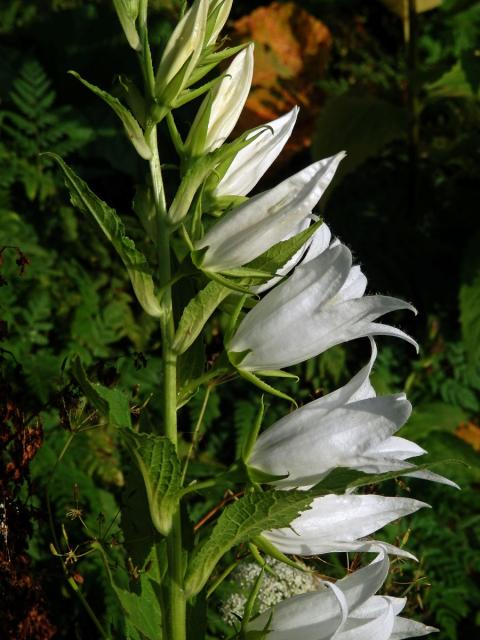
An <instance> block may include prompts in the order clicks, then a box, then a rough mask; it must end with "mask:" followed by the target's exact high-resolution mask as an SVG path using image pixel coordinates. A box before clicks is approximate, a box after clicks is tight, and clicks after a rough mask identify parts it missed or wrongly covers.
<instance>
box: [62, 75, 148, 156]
mask: <svg viewBox="0 0 480 640" xmlns="http://www.w3.org/2000/svg"><path fill="white" fill-rule="evenodd" d="M69 73H70V74H71V75H72V76H74V77H75V78H77V80H80V82H81V83H82V84H83V85H85V86H86V87H87V88H88V89H90V91H92V92H93V93H94V94H95V95H96V96H98V97H99V98H101V99H102V100H103V101H104V102H106V103H107V104H108V106H109V107H110V108H111V109H112V110H113V111H114V112H115V113H116V114H117V116H118V117H119V118H120V120H121V121H122V124H123V126H124V128H125V133H126V134H127V138H128V139H129V140H130V142H131V143H132V144H133V146H134V147H135V149H136V150H137V153H138V154H139V155H140V156H141V157H142V158H143V159H144V160H150V158H151V157H152V150H151V149H150V147H149V146H148V144H147V142H146V140H145V136H144V134H143V131H142V128H141V127H140V125H139V124H138V122H137V121H136V120H135V118H134V117H133V114H132V113H130V111H129V110H128V109H127V108H126V107H124V106H123V104H122V103H121V102H120V100H118V99H117V98H115V97H114V96H111V95H110V94H109V93H107V92H106V91H104V90H103V89H100V88H99V87H96V86H95V85H94V84H91V83H90V82H88V80H85V79H84V78H82V76H81V75H80V74H79V73H77V72H76V71H69Z"/></svg>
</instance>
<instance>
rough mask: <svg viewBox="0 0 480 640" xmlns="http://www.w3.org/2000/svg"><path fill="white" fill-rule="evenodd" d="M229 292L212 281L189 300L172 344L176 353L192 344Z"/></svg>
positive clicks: (181, 351)
mask: <svg viewBox="0 0 480 640" xmlns="http://www.w3.org/2000/svg"><path fill="white" fill-rule="evenodd" d="M230 293H231V291H230V289H227V288H226V287H223V286H222V285H221V284H219V283H218V282H214V281H212V282H209V283H208V284H207V286H206V287H205V288H204V289H202V290H201V291H200V292H199V293H198V294H197V295H196V296H195V297H194V298H192V300H190V302H189V303H188V305H187V306H186V307H185V309H184V311H183V314H182V317H181V318H180V322H179V324H178V328H177V332H176V334H175V339H174V342H173V345H172V348H173V350H174V351H175V352H176V353H178V354H181V353H184V352H185V351H186V350H187V349H188V348H189V347H190V345H192V344H193V342H194V341H195V339H196V338H197V337H198V336H199V334H200V332H201V331H202V329H203V327H204V326H205V323H206V322H207V320H208V319H209V318H210V316H211V315H212V313H213V312H214V311H215V309H216V308H217V307H218V305H219V304H220V303H221V302H222V301H223V300H224V299H225V298H226V297H227V296H228V295H230Z"/></svg>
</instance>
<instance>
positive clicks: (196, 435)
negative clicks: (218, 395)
mask: <svg viewBox="0 0 480 640" xmlns="http://www.w3.org/2000/svg"><path fill="white" fill-rule="evenodd" d="M211 390H212V388H211V387H210V386H207V388H206V389H205V396H204V398H203V402H202V406H201V408H200V413H199V414H198V419H197V422H196V424H195V427H194V429H193V434H192V441H191V442H190V446H189V448H188V452H187V457H186V458H185V463H184V465H183V469H182V484H183V483H184V482H185V476H186V475H187V469H188V464H189V462H190V458H191V457H192V454H193V452H194V451H195V449H196V448H197V445H198V441H199V439H200V429H201V426H202V423H203V419H204V417H205V411H206V410H207V405H208V400H209V398H210V393H211Z"/></svg>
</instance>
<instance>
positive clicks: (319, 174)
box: [195, 151, 345, 271]
mask: <svg viewBox="0 0 480 640" xmlns="http://www.w3.org/2000/svg"><path fill="white" fill-rule="evenodd" d="M344 156H345V153H344V152H343V151H342V152H341V153H338V154H337V155H335V156H332V157H331V158H326V159H325V160H320V161H318V162H315V163H313V164H311V165H310V166H308V167H306V168H305V169H302V171H299V172H298V173H296V174H295V175H293V176H291V177H290V178H287V179H286V180H284V181H283V182H281V183H280V184H279V185H277V186H276V187H274V188H273V189H269V190H268V191H264V192H263V193H260V194H258V195H256V196H254V197H253V198H251V199H250V200H248V202H245V203H244V204H241V205H240V206H238V207H235V208H234V209H233V210H232V211H230V212H229V213H227V214H226V215H225V216H223V217H222V218H221V219H220V220H219V222H217V223H216V224H215V225H214V226H213V227H212V228H211V229H209V231H207V233H206V234H205V235H204V236H203V238H201V240H200V241H199V242H197V243H196V245H195V248H196V249H203V248H206V251H205V254H204V255H203V258H202V266H203V268H205V269H209V270H211V271H222V270H225V269H231V268H235V267H239V266H242V265H245V264H247V263H249V262H250V261H252V260H254V259H255V258H257V257H258V256H260V255H261V254H262V253H264V252H265V251H267V250H268V249H270V248H271V247H273V246H274V245H275V244H277V243H278V242H281V241H282V240H285V239H286V238H289V237H291V236H292V235H293V234H295V233H298V231H299V227H300V228H301V226H302V224H303V225H304V224H305V221H308V219H309V218H310V216H311V213H312V209H313V208H314V207H315V205H316V204H317V203H318V201H319V200H320V198H321V197H322V195H323V193H324V192H325V190H326V189H327V187H328V185H329V184H330V182H331V180H332V178H333V176H334V174H335V171H336V169H337V167H338V164H339V163H340V161H341V160H342V158H344Z"/></svg>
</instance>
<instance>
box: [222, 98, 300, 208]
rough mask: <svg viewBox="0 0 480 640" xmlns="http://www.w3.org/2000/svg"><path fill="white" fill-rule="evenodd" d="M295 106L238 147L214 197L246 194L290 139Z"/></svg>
mask: <svg viewBox="0 0 480 640" xmlns="http://www.w3.org/2000/svg"><path fill="white" fill-rule="evenodd" d="M298 111H299V109H298V107H294V108H293V109H292V110H291V111H289V112H288V113H286V114H284V115H283V116H280V117H279V118H277V119H276V120H272V122H268V123H267V124H265V125H262V126H260V127H257V128H256V129H254V130H253V131H252V132H251V133H249V134H248V136H247V140H249V139H252V138H254V139H253V140H251V142H250V143H249V144H248V145H247V146H246V147H244V148H243V149H241V150H240V151H239V152H238V153H237V155H236V156H235V158H234V159H233V161H232V163H231V165H230V166H229V167H228V169H227V171H226V172H225V175H224V176H223V178H222V179H221V180H220V182H219V183H218V185H217V188H216V189H215V195H216V196H246V195H247V193H250V191H251V190H252V189H253V187H254V186H255V185H256V184H257V182H258V181H259V180H260V178H261V177H262V176H263V174H264V173H265V172H266V171H267V169H268V168H269V167H270V166H271V165H272V164H273V162H274V161H275V160H276V159H277V157H278V155H279V154H280V152H281V151H282V149H283V147H284V146H285V143H286V142H287V140H288V139H289V138H290V136H291V134H292V131H293V127H294V126H295V122H296V121H297V116H298Z"/></svg>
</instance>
